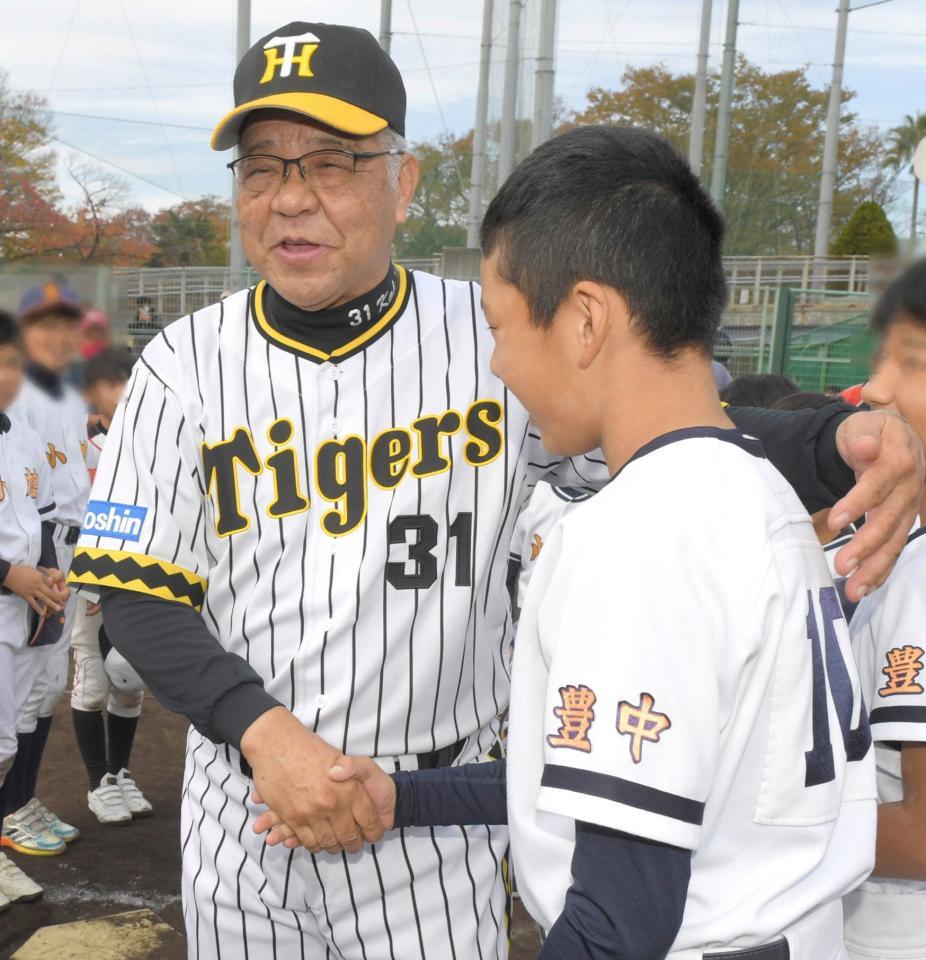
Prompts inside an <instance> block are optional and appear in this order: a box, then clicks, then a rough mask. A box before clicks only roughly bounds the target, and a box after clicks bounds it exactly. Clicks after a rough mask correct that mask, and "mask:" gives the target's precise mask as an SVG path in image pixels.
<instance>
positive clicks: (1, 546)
mask: <svg viewBox="0 0 926 960" xmlns="http://www.w3.org/2000/svg"><path fill="white" fill-rule="evenodd" d="M9 420H10V427H9V429H8V430H6V431H2V430H0V557H2V558H3V559H4V560H8V561H9V562H10V563H21V564H25V565H26V566H27V567H34V566H35V565H36V564H37V563H38V562H39V557H40V556H41V553H42V521H43V520H53V519H55V515H56V506H55V499H54V492H53V490H52V483H51V470H50V468H49V465H48V461H47V459H46V457H45V451H44V450H43V444H42V442H41V440H40V439H39V436H38V434H37V433H36V432H35V431H34V430H33V429H32V428H31V427H30V426H28V424H25V423H23V422H22V421H21V420H19V419H17V418H15V417H10V418H9ZM22 603H23V606H24V607H25V601H22ZM24 629H25V628H24Z"/></svg>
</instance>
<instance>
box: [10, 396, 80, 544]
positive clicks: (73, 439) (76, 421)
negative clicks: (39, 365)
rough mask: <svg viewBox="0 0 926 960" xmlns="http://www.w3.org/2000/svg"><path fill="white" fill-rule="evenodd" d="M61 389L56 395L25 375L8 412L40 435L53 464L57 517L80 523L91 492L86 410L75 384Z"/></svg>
mask: <svg viewBox="0 0 926 960" xmlns="http://www.w3.org/2000/svg"><path fill="white" fill-rule="evenodd" d="M62 389H63V394H62V396H61V397H60V398H55V397H52V396H50V395H49V394H48V393H46V392H45V391H44V390H42V389H41V388H40V387H38V386H36V385H35V384H34V383H32V382H31V381H30V380H29V379H26V380H24V381H23V386H22V389H21V390H20V392H19V396H18V397H17V398H16V401H15V402H14V403H13V405H12V406H11V407H10V410H9V413H10V416H11V417H12V418H14V419H15V418H19V419H20V420H22V421H23V423H26V424H28V425H29V426H30V427H32V429H33V430H35V432H36V433H37V434H38V435H39V440H41V442H42V449H43V452H44V455H45V459H46V460H47V461H48V465H49V467H50V468H51V471H50V473H51V483H52V490H53V491H54V498H55V503H56V504H57V505H58V507H57V511H56V517H55V519H56V520H58V521H59V522H60V523H63V524H65V525H66V526H80V524H81V522H82V521H83V518H84V506H85V505H86V503H87V495H88V494H89V493H90V477H89V476H88V474H87V466H86V463H85V457H86V451H87V411H86V407H85V406H84V402H83V400H81V398H80V395H79V394H78V393H77V391H76V390H74V388H73V387H70V386H68V385H67V384H64V385H63V387H62Z"/></svg>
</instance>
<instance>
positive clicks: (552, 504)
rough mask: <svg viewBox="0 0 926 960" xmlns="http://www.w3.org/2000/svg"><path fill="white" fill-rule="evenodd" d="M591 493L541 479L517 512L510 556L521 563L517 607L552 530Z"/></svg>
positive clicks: (519, 606)
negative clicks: (522, 507) (554, 484)
mask: <svg viewBox="0 0 926 960" xmlns="http://www.w3.org/2000/svg"><path fill="white" fill-rule="evenodd" d="M591 496H592V493H591V492H590V491H588V490H582V489H579V488H578V487H554V486H553V485H552V484H550V483H547V482H546V481H545V480H541V481H540V483H538V484H537V486H536V487H534V492H533V493H532V494H531V497H530V499H529V500H528V501H527V503H526V504H525V505H524V509H523V510H521V512H520V513H519V514H518V519H517V522H516V523H515V525H514V535H513V537H512V540H511V559H512V560H514V561H516V562H517V563H518V565H519V567H520V572H519V573H518V591H517V600H518V608H519V609H520V608H521V607H523V606H524V598H525V597H526V596H527V586H528V584H529V583H530V579H531V575H532V574H533V572H534V568H535V567H536V565H537V558H538V557H539V556H540V551H541V550H543V544H544V541H545V540H546V539H547V537H548V536H549V534H550V531H551V530H552V529H553V528H554V527H555V526H556V524H557V523H558V522H559V521H560V520H562V518H563V517H565V516H566V514H567V513H569V511H570V510H572V508H573V507H574V506H575V505H576V504H577V503H582V502H584V501H585V500H588V499H589V498H590V497H591Z"/></svg>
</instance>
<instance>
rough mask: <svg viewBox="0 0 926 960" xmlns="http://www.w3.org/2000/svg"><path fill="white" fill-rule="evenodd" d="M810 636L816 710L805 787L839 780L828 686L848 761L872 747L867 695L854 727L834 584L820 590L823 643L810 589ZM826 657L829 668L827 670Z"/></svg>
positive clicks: (808, 634)
mask: <svg viewBox="0 0 926 960" xmlns="http://www.w3.org/2000/svg"><path fill="white" fill-rule="evenodd" d="M807 601H808V604H807V606H808V610H807V638H808V640H810V657H811V666H812V670H813V674H812V676H813V680H812V697H813V700H812V711H813V747H812V749H810V750H807V751H805V753H804V759H805V762H806V773H805V776H804V786H806V787H815V786H817V785H818V784H821V783H829V782H830V781H831V780H835V779H836V772H835V767H834V764H833V744H832V741H831V740H830V722H829V716H828V713H829V710H828V708H827V688H829V693H830V696H832V699H833V705H834V706H835V707H836V716H837V717H838V718H839V731H840V733H841V734H842V742H843V745H844V747H845V751H846V760H847V761H849V762H851V761H853V760H861V759H862V757H864V756H865V754H866V753H867V752H868V748H869V747H870V746H871V730H870V729H869V726H868V711H867V709H866V707H865V701H864V698H862V697H861V694H859V697H860V699H861V709H860V710H859V723H858V726H857V727H855V728H854V729H853V728H852V714H853V713H854V711H855V704H856V700H855V696H854V695H853V692H852V681H851V679H850V677H849V670H848V668H847V667H846V661H845V660H844V659H843V656H842V651H841V650H840V649H839V638H838V636H837V634H836V627H835V624H836V621H837V620H843V619H845V618H844V616H843V612H842V607H841V606H840V605H839V597H838V595H837V593H836V588H835V587H822V588H821V589H820V612H821V614H822V616H823V643H822V646H821V643H820V627H819V624H818V623H817V614H816V611H815V609H814V604H813V597H812V595H811V592H810V591H809V590H808V591H807ZM824 658H825V663H826V667H825V669H824Z"/></svg>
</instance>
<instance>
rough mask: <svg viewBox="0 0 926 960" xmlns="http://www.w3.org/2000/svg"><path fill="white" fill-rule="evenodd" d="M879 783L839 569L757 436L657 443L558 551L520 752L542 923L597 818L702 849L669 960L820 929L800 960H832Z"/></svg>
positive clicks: (520, 869) (531, 662) (521, 808)
mask: <svg viewBox="0 0 926 960" xmlns="http://www.w3.org/2000/svg"><path fill="white" fill-rule="evenodd" d="M680 478H683V479H684V482H679V480H680ZM669 505H671V506H669ZM618 542H619V549H617V548H616V547H615V544H616V543H618ZM873 767H874V764H873V759H872V751H871V749H870V736H869V732H868V725H867V717H866V715H865V712H864V709H863V707H862V700H861V697H860V696H859V681H858V677H857V675H856V671H855V667H854V664H853V661H852V657H851V653H850V650H849V640H848V631H847V629H846V624H845V622H844V619H843V616H842V611H841V608H840V606H839V601H838V598H837V595H836V592H835V589H834V587H833V584H832V580H831V579H830V576H829V574H828V571H827V567H826V562H825V560H824V558H823V553H822V551H821V549H820V545H819V543H818V542H817V539H816V537H815V536H814V532H813V528H812V526H811V523H810V520H809V518H808V516H807V514H806V512H805V511H804V509H803V508H802V506H801V505H800V503H799V502H798V500H797V498H796V496H795V495H794V493H793V491H792V490H791V488H790V487H789V486H788V485H787V483H786V482H785V481H784V479H783V478H782V477H781V475H780V474H779V473H778V472H777V471H776V470H775V468H774V467H773V466H772V465H771V464H770V463H768V461H766V460H765V459H764V457H763V456H762V453H761V447H760V446H759V444H758V442H757V441H754V440H751V439H750V438H747V437H744V436H743V435H742V434H740V433H738V432H737V431H733V430H730V431H726V430H716V429H712V428H696V429H691V430H680V431H676V432H674V433H670V434H667V435H666V436H664V437H660V438H658V439H657V440H654V441H653V442H652V443H650V444H648V445H647V446H645V447H644V448H643V449H642V450H641V451H640V452H639V453H638V454H637V455H636V456H635V457H634V458H633V459H632V460H631V461H630V462H629V463H628V464H627V465H626V466H625V467H624V468H623V470H622V471H621V472H620V473H619V474H618V475H617V476H616V478H615V479H614V480H613V481H612V482H611V483H610V484H609V485H608V486H607V487H606V488H605V489H604V490H602V491H601V492H599V493H598V494H596V495H595V497H594V498H592V499H591V500H589V501H588V502H587V503H583V504H580V505H579V506H578V508H577V509H576V510H574V511H573V512H572V513H571V514H570V515H569V516H567V517H566V518H565V519H564V520H562V521H561V522H560V523H559V525H558V526H557V527H556V528H555V530H554V531H553V533H552V534H551V536H550V537H549V538H548V539H547V541H546V544H545V546H544V548H543V552H542V553H541V556H540V559H539V561H538V564H537V569H536V570H535V572H534V577H533V580H532V582H531V589H530V591H529V593H528V598H527V604H526V607H525V609H524V611H523V613H522V615H521V619H520V623H519V629H518V642H517V644H516V645H515V652H514V668H513V689H512V698H511V711H510V731H509V751H508V798H509V799H508V802H509V823H510V828H511V835H512V854H513V862H514V869H515V872H516V875H517V878H518V888H519V890H520V893H521V896H522V899H523V901H524V904H525V906H526V907H527V908H528V909H529V910H530V912H531V913H532V914H533V916H534V917H535V918H536V919H537V920H538V921H539V922H540V923H541V924H542V925H543V926H544V927H547V928H548V927H550V926H551V925H552V924H553V922H554V921H555V920H556V918H557V916H558V915H559V914H560V912H561V910H562V907H563V902H564V897H565V893H566V890H567V889H568V887H569V885H570V883H571V875H570V864H571V860H572V854H573V848H574V841H575V821H576V820H583V821H588V822H591V823H595V824H599V825H603V826H606V827H609V828H612V829H616V830H620V831H624V832H626V833H630V834H634V835H636V836H640V837H644V838H648V839H652V840H656V841H660V842H663V843H668V844H672V845H675V846H679V847H684V848H687V849H690V850H692V851H693V855H692V861H691V881H690V886H689V891H688V900H687V903H686V908H685V914H684V920H683V923H682V927H681V929H680V931H679V933H678V937H677V939H676V942H675V944H674V946H673V950H672V953H670V956H676V955H679V956H685V957H686V958H687V957H688V956H692V957H693V956H697V957H700V955H701V953H700V951H701V950H702V949H704V948H709V947H717V948H720V947H740V948H742V947H749V946H755V945H759V944H762V943H764V942H767V941H769V940H771V939H773V938H775V937H776V936H778V935H780V934H782V933H784V932H788V934H789V936H791V935H792V933H793V931H794V930H795V924H796V923H798V921H801V918H804V917H809V918H810V919H809V920H807V921H804V922H803V923H802V925H801V926H802V929H801V931H800V932H799V933H798V934H796V939H797V940H798V941H799V942H800V944H801V947H800V948H799V949H797V952H796V953H795V954H792V955H796V956H800V957H813V958H814V960H835V958H837V957H840V956H842V955H843V954H842V941H841V921H842V917H841V911H840V908H839V898H840V897H841V896H842V894H843V893H845V892H846V891H847V890H849V889H851V888H852V887H853V886H855V885H856V884H858V883H859V882H860V881H861V880H862V878H863V877H864V876H866V874H867V873H868V871H869V870H870V869H871V865H872V862H873V857H874V834H875V804H874V792H875V791H874V769H873ZM618 894H619V891H615V895H618ZM811 921H812V922H811ZM686 950H689V951H693V952H691V953H688V954H686V953H684V951H686Z"/></svg>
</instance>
